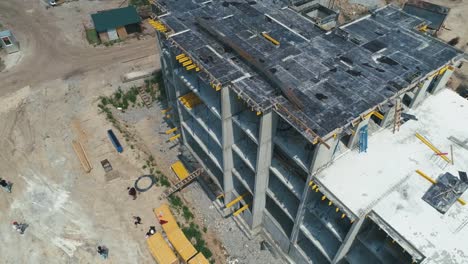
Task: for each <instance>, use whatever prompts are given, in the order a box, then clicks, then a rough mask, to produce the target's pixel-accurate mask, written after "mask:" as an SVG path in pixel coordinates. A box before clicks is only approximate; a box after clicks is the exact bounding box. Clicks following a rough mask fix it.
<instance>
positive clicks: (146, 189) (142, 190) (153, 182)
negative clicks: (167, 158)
mask: <svg viewBox="0 0 468 264" xmlns="http://www.w3.org/2000/svg"><path fill="white" fill-rule="evenodd" d="M147 178H148V179H149V180H150V184H149V185H148V186H147V187H145V188H140V187H138V183H139V182H140V181H141V180H143V182H145V181H147V180H146V179H147ZM156 181H157V179H156V177H154V175H142V176H140V177H138V179H137V180H136V181H135V189H136V190H137V191H139V192H146V191H148V190H149V189H151V187H153V185H155V184H156Z"/></svg>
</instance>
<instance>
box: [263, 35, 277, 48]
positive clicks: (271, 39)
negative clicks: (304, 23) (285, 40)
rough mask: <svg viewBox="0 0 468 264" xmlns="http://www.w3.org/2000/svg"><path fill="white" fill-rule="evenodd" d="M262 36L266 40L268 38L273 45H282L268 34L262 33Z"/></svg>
mask: <svg viewBox="0 0 468 264" xmlns="http://www.w3.org/2000/svg"><path fill="white" fill-rule="evenodd" d="M262 36H263V37H264V38H266V39H267V40H268V41H270V42H271V43H273V44H274V45H276V46H278V45H279V44H280V42H279V41H277V40H276V39H274V38H273V37H272V36H270V35H268V34H267V33H266V32H262Z"/></svg>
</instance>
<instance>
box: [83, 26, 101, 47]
mask: <svg viewBox="0 0 468 264" xmlns="http://www.w3.org/2000/svg"><path fill="white" fill-rule="evenodd" d="M86 39H87V40H88V43H89V44H91V45H97V44H99V43H100V41H99V37H98V33H97V31H96V30H95V29H94V28H91V29H86Z"/></svg>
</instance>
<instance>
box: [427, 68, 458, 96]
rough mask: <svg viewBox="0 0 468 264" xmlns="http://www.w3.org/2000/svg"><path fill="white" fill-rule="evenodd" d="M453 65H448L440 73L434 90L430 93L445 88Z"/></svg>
mask: <svg viewBox="0 0 468 264" xmlns="http://www.w3.org/2000/svg"><path fill="white" fill-rule="evenodd" d="M453 70H454V69H453V67H451V66H448V68H447V70H446V71H445V72H444V73H443V74H442V76H439V80H437V83H436V84H435V85H436V87H435V88H434V91H433V92H432V93H434V94H435V93H437V92H438V91H440V90H442V89H443V88H445V85H446V84H447V82H448V80H449V79H450V77H451V76H452V74H453Z"/></svg>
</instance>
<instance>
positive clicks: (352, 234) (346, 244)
mask: <svg viewBox="0 0 468 264" xmlns="http://www.w3.org/2000/svg"><path fill="white" fill-rule="evenodd" d="M364 220H366V216H362V217H361V218H359V219H358V220H357V221H355V222H354V224H353V225H352V226H351V229H350V230H349V232H348V234H347V235H346V237H345V239H344V240H343V243H342V244H341V246H340V248H339V249H338V252H336V254H335V257H334V258H333V260H332V264H336V263H339V262H340V261H341V260H342V259H343V257H344V256H346V254H347V253H348V251H349V249H350V248H351V245H352V244H353V242H354V240H355V239H356V236H357V234H358V233H359V230H360V229H361V226H362V224H363V223H364Z"/></svg>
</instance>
